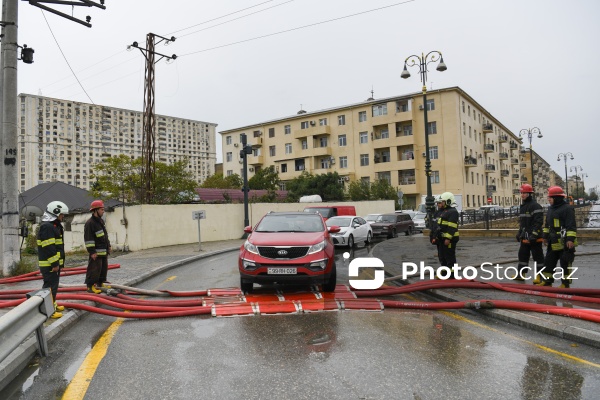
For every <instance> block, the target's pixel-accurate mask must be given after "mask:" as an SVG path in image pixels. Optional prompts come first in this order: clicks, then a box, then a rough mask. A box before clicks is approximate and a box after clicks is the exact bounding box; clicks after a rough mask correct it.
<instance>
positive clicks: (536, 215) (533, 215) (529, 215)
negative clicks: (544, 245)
mask: <svg viewBox="0 0 600 400" xmlns="http://www.w3.org/2000/svg"><path fill="white" fill-rule="evenodd" d="M543 225H544V209H543V208H542V206H541V205H539V204H538V203H537V202H536V201H535V200H533V199H532V198H531V196H529V197H528V198H527V199H525V201H524V202H523V204H521V207H520V209H519V228H520V229H519V234H520V235H521V239H527V240H536V239H537V238H538V237H541V236H542V226H543Z"/></svg>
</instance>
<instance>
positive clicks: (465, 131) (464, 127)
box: [463, 122, 467, 136]
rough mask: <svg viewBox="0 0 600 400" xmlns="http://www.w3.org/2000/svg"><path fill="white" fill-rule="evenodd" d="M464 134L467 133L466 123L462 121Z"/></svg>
mask: <svg viewBox="0 0 600 400" xmlns="http://www.w3.org/2000/svg"><path fill="white" fill-rule="evenodd" d="M466 134H467V124H465V123H464V122H463V135H465V136H466Z"/></svg>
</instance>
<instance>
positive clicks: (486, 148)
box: [483, 143, 494, 153]
mask: <svg viewBox="0 0 600 400" xmlns="http://www.w3.org/2000/svg"><path fill="white" fill-rule="evenodd" d="M483 151H484V152H486V153H491V152H493V151H494V145H493V144H491V143H490V144H484V145H483Z"/></svg>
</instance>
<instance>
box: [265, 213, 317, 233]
mask: <svg viewBox="0 0 600 400" xmlns="http://www.w3.org/2000/svg"><path fill="white" fill-rule="evenodd" d="M323 230H324V227H323V220H322V219H321V217H320V216H318V215H316V214H297V215H265V217H264V218H263V219H262V220H261V221H260V223H259V224H258V226H257V227H256V229H255V230H254V231H255V232H322V231H323Z"/></svg>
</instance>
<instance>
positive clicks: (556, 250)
mask: <svg viewBox="0 0 600 400" xmlns="http://www.w3.org/2000/svg"><path fill="white" fill-rule="evenodd" d="M565 197H566V195H565V193H564V192H563V190H562V188H561V187H560V186H552V187H550V188H548V200H549V202H550V207H549V208H548V213H547V214H546V223H545V225H544V243H545V244H547V245H548V249H547V251H546V259H545V260H544V264H545V267H546V268H545V269H544V271H543V276H542V281H541V282H540V283H539V285H540V286H552V284H553V283H554V276H553V274H554V271H555V269H556V265H557V263H558V262H559V261H560V266H561V268H562V273H563V276H562V278H561V282H562V284H561V285H560V287H562V288H568V287H569V286H570V285H571V279H569V278H568V277H569V275H570V274H571V265H572V264H573V260H575V247H576V246H577V224H576V222H575V210H574V209H573V207H571V206H570V205H569V204H568V203H567V202H566V201H565Z"/></svg>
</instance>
